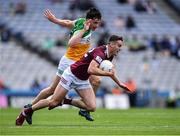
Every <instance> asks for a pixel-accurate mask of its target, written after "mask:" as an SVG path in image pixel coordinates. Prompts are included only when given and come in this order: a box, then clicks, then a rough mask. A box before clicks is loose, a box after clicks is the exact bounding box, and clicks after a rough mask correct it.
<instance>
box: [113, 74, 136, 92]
mask: <svg viewBox="0 0 180 136" xmlns="http://www.w3.org/2000/svg"><path fill="white" fill-rule="evenodd" d="M111 78H112V80H113V81H114V82H115V83H116V84H118V86H119V87H121V88H123V89H125V90H126V91H128V92H130V93H133V91H132V90H130V89H129V88H128V87H127V86H126V85H125V84H124V83H122V82H120V81H119V80H118V78H117V77H116V76H115V75H113V76H111Z"/></svg>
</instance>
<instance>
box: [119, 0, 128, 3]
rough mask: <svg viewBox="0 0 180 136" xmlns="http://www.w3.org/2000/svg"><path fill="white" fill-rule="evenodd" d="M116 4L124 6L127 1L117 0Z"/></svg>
mask: <svg viewBox="0 0 180 136" xmlns="http://www.w3.org/2000/svg"><path fill="white" fill-rule="evenodd" d="M117 2H118V3H119V4H126V3H127V0H117Z"/></svg>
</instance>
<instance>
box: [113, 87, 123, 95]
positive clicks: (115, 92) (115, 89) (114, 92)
mask: <svg viewBox="0 0 180 136" xmlns="http://www.w3.org/2000/svg"><path fill="white" fill-rule="evenodd" d="M112 94H114V95H120V94H122V90H121V89H120V88H119V86H117V85H116V86H115V87H114V88H113V89H112Z"/></svg>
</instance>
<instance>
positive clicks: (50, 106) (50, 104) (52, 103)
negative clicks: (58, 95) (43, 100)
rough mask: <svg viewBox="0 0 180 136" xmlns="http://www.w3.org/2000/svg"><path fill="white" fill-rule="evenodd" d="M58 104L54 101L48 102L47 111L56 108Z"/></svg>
mask: <svg viewBox="0 0 180 136" xmlns="http://www.w3.org/2000/svg"><path fill="white" fill-rule="evenodd" d="M58 104H59V101H56V100H52V101H50V102H49V110H51V109H53V108H55V107H57V106H58Z"/></svg>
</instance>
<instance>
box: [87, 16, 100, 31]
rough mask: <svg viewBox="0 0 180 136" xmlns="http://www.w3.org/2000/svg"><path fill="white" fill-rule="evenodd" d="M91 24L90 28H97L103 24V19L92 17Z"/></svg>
mask: <svg viewBox="0 0 180 136" xmlns="http://www.w3.org/2000/svg"><path fill="white" fill-rule="evenodd" d="M90 22H91V24H90V29H91V30H93V31H94V30H96V28H98V27H99V26H100V24H101V20H100V19H91V21H90Z"/></svg>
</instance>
